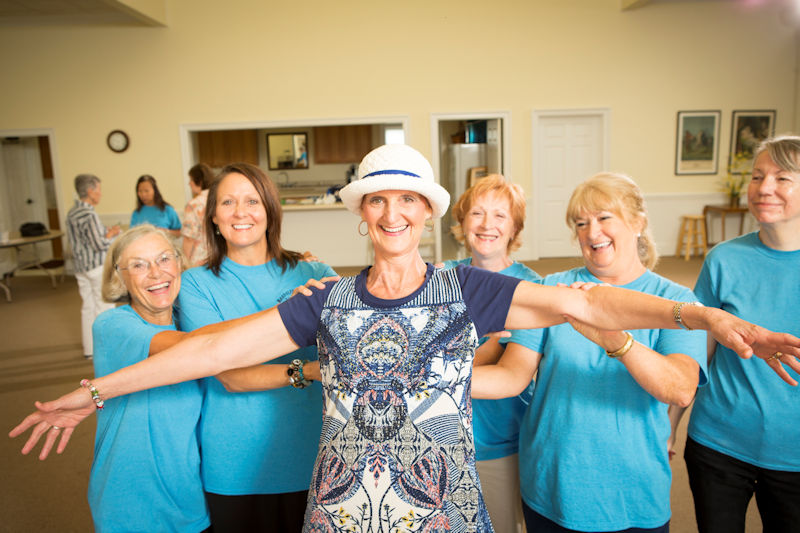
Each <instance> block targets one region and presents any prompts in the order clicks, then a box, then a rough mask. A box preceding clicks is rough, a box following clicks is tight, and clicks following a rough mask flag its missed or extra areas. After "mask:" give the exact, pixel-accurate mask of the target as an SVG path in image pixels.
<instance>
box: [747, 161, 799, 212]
mask: <svg viewBox="0 0 800 533" xmlns="http://www.w3.org/2000/svg"><path fill="white" fill-rule="evenodd" d="M747 204H748V207H749V208H750V212H751V213H752V214H753V216H754V217H755V219H756V220H758V223H759V224H761V225H769V226H774V227H781V226H785V225H786V224H787V223H795V224H797V223H798V222H800V174H798V173H796V172H790V171H788V170H783V169H782V168H780V167H779V166H778V165H777V164H775V162H774V161H773V160H772V158H771V157H770V155H769V152H767V151H766V150H765V151H763V152H761V154H759V156H758V158H756V161H755V164H754V165H753V177H752V179H751V180H750V184H749V185H748V187H747Z"/></svg>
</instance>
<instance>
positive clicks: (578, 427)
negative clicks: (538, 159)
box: [473, 173, 763, 533]
mask: <svg viewBox="0 0 800 533" xmlns="http://www.w3.org/2000/svg"><path fill="white" fill-rule="evenodd" d="M566 221H567V225H568V226H569V227H570V229H571V230H572V231H573V234H574V236H575V237H576V239H577V241H578V244H579V246H580V250H581V253H582V255H583V259H584V263H585V266H583V267H580V268H575V269H573V270H568V271H566V272H560V273H557V274H552V275H548V276H545V278H544V279H543V281H542V283H543V284H544V285H546V286H556V285H559V284H564V285H568V286H570V285H573V284H589V285H590V286H591V285H597V284H609V285H612V286H615V287H622V288H624V289H628V290H629V291H631V292H633V291H636V292H639V293H646V294H652V295H655V296H660V297H663V298H669V299H674V300H679V301H683V302H692V301H694V295H693V294H692V292H691V291H690V290H689V289H687V288H685V287H682V286H680V285H677V284H676V283H673V282H671V281H669V280H667V279H666V278H663V277H661V276H659V275H657V274H655V273H653V272H652V271H651V270H650V269H651V268H653V266H654V265H655V263H656V260H657V258H658V255H657V252H656V249H655V245H654V244H653V241H652V238H651V236H650V231H649V228H648V217H647V211H646V208H645V203H644V197H643V195H642V192H641V190H640V189H639V187H637V185H636V184H635V183H634V182H633V180H631V179H630V178H629V177H627V176H624V175H621V174H613V173H601V174H597V175H595V176H593V177H591V178H589V179H588V180H586V181H585V182H583V183H582V184H580V185H578V187H577V188H576V189H575V191H574V192H573V193H572V196H571V198H570V200H569V203H568V206H567V214H566ZM591 290H596V289H591ZM590 292H591V291H590ZM689 307H692V306H689ZM634 309H635V308H634ZM678 309H679V310H680V309H684V310H685V309H686V306H682V307H681V308H678ZM569 322H570V323H565V324H559V325H554V326H551V327H549V328H546V329H541V330H533V331H526V332H519V331H512V332H511V333H512V336H511V337H510V338H504V339H500V343H501V344H502V343H507V344H506V346H507V348H506V351H505V353H504V354H503V356H502V357H501V359H500V361H499V362H498V364H497V365H488V366H481V367H476V368H475V375H474V379H473V397H477V398H487V397H489V398H497V397H505V396H508V395H509V394H515V393H518V392H519V391H521V390H524V389H525V387H526V386H527V385H528V383H529V382H530V379H531V377H532V376H533V375H534V374H536V373H537V371H538V374H536V375H537V378H536V388H535V390H534V392H533V399H532V400H531V404H530V407H529V408H528V410H527V411H526V413H525V415H524V419H523V422H522V427H521V429H520V442H519V449H520V451H519V456H520V479H521V486H522V499H523V508H524V512H525V522H526V525H527V529H528V531H529V532H530V533H533V532H536V533H565V532H573V531H594V532H600V531H615V532H616V531H630V532H633V531H636V532H652V533H656V532H658V533H662V532H663V533H666V532H667V531H668V530H669V520H670V500H669V496H670V486H671V471H670V467H669V458H668V454H667V446H666V443H667V438H668V437H669V428H670V425H669V420H668V415H667V405H673V404H674V405H682V406H685V405H688V403H689V402H690V401H691V400H692V398H693V397H694V394H695V390H696V389H697V386H698V384H703V383H705V381H706V378H705V354H704V351H705V333H704V332H702V331H700V332H685V331H680V330H675V329H636V330H634V331H632V332H631V333H628V332H625V331H620V330H601V329H598V328H596V327H590V326H588V325H587V324H585V323H582V322H580V321H578V320H576V319H574V318H570V319H569ZM523 333H524V334H525V336H526V338H524V339H523V340H522V342H524V344H525V346H527V347H529V348H531V349H532V352H528V353H526V354H520V353H518V352H516V351H512V350H510V349H509V348H508V347H509V346H511V345H513V344H515V343H517V342H520V339H519V337H520V335H521V334H523ZM531 353H533V357H531V355H530V354H531ZM762 364H763V363H762Z"/></svg>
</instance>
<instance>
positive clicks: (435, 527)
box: [10, 145, 800, 531]
mask: <svg viewBox="0 0 800 533" xmlns="http://www.w3.org/2000/svg"><path fill="white" fill-rule="evenodd" d="M358 172H359V179H358V180H357V181H355V182H352V183H350V184H349V185H348V186H347V187H345V188H344V189H342V191H341V193H340V195H341V197H342V199H343V201H344V203H345V205H346V206H347V207H348V209H350V211H352V212H353V213H357V214H358V215H359V216H360V218H361V220H362V222H361V223H362V224H366V228H367V235H369V238H370V240H371V242H372V245H373V248H374V250H375V263H374V265H373V266H371V267H368V268H365V269H364V270H363V271H362V272H361V273H360V274H358V275H357V276H353V277H346V278H342V279H341V280H339V281H336V282H330V283H326V284H325V288H324V289H314V290H313V291H312V292H313V294H312V296H296V297H294V298H290V299H289V300H287V301H285V302H283V303H281V304H279V305H278V306H276V307H274V308H271V309H268V310H265V311H262V312H260V313H256V314H254V315H250V316H247V317H243V318H240V319H237V320H233V321H229V322H228V323H226V324H223V325H212V326H210V329H208V330H206V331H205V332H203V330H200V331H201V332H203V333H207V334H203V335H199V334H198V335H197V336H195V337H191V338H189V339H187V340H185V341H181V342H180V343H178V344H177V345H175V346H173V347H172V348H170V349H168V350H165V351H164V352H163V353H162V354H159V356H158V357H153V358H150V359H148V360H147V361H143V362H141V363H139V364H138V365H136V366H135V367H130V368H126V369H123V370H122V371H120V372H118V373H117V374H115V375H110V376H104V377H101V378H99V379H98V380H96V381H95V382H94V383H92V384H89V385H88V386H90V387H91V388H90V389H88V390H89V392H92V393H93V394H89V393H87V390H83V389H77V390H75V391H73V392H71V393H69V394H67V395H65V396H62V397H61V398H60V399H58V400H56V401H54V402H51V403H46V404H37V408H38V410H37V412H35V413H32V414H31V415H29V416H28V417H26V419H25V420H24V421H23V422H22V423H21V424H19V425H18V426H17V427H16V428H14V429H13V430H12V432H11V433H10V435H11V436H12V437H13V436H16V435H19V434H21V433H22V432H24V431H25V430H26V429H28V428H31V427H33V431H32V432H31V435H30V437H29V438H28V441H27V442H26V444H25V446H24V447H23V452H24V453H27V452H30V450H31V449H32V448H33V447H34V446H35V445H36V442H37V441H38V440H39V439H40V438H41V437H42V435H44V434H45V433H47V437H46V440H45V443H44V446H43V448H42V451H41V453H40V457H46V456H47V455H48V453H49V452H50V450H51V449H52V447H53V445H54V444H55V441H56V438H57V433H58V432H53V431H50V428H51V427H52V426H53V425H58V426H60V427H65V428H67V429H65V431H64V437H62V440H61V441H60V443H59V446H58V450H63V449H64V447H65V446H66V445H67V442H68V440H69V436H70V432H71V429H72V428H74V427H75V426H76V425H77V424H78V423H79V422H80V420H81V419H83V418H85V417H87V416H89V415H90V414H91V413H92V412H93V411H94V410H95V406H96V405H97V403H98V402H100V401H102V400H104V399H105V398H114V397H117V396H120V395H124V394H128V393H131V392H133V391H136V390H140V389H146V388H151V387H157V386H161V385H165V384H168V383H175V382H180V381H184V380H187V379H196V378H199V377H203V376H208V375H215V374H218V373H219V372H222V371H224V370H227V369H229V368H238V367H243V366H247V365H253V364H256V363H260V362H263V361H266V360H271V359H275V358H276V357H279V356H281V355H283V354H286V353H288V352H291V351H293V350H296V349H297V348H298V347H302V346H311V345H315V344H316V345H317V346H319V354H320V372H321V376H322V378H321V379H322V388H323V401H324V408H323V424H322V433H321V436H320V446H319V453H318V454H317V460H316V464H315V466H314V473H313V476H312V479H311V488H310V490H309V496H308V507H307V509H306V515H305V524H304V530H305V531H320V530H323V531H354V530H355V531H390V530H395V529H411V530H418V531H422V530H427V531H442V530H456V531H467V530H471V531H492V530H493V528H492V524H491V520H490V519H489V515H488V513H487V512H486V507H485V505H484V502H483V498H482V495H481V489H480V481H479V480H478V475H477V472H476V470H475V449H474V444H473V440H472V417H471V409H470V398H469V394H470V387H471V376H472V360H473V357H474V352H475V347H476V346H477V344H478V339H479V338H480V337H482V336H483V335H485V334H486V333H487V332H490V331H499V330H501V329H504V328H510V329H515V328H536V327H546V326H550V325H553V324H557V323H561V322H563V321H564V320H565V318H564V316H565V315H567V316H571V317H574V318H575V319H576V320H579V321H582V322H585V323H587V324H590V325H592V326H594V327H598V328H602V329H619V328H631V329H638V328H645V327H658V328H670V327H671V328H674V329H677V328H679V327H680V324H684V325H686V326H688V327H691V328H696V329H709V330H711V331H712V333H713V334H714V335H715V336H716V337H717V338H718V339H720V340H721V341H723V342H726V343H727V344H730V345H731V346H733V347H734V348H736V350H737V351H738V352H739V353H740V355H742V356H745V357H746V356H750V355H752V353H753V350H754V349H755V351H756V352H757V353H758V355H759V356H762V357H764V356H766V355H767V353H768V352H769V353H774V352H775V351H777V350H780V351H782V352H783V353H785V354H792V355H791V356H786V357H784V358H783V359H782V361H781V362H783V363H785V364H790V365H793V366H795V367H797V368H800V361H798V360H797V359H795V357H794V356H795V355H800V339H797V338H796V337H792V336H790V335H783V334H776V333H772V332H769V331H767V330H764V329H763V328H759V327H758V326H755V325H753V324H750V323H747V322H744V321H742V320H740V319H737V318H735V317H733V316H731V315H729V314H728V313H725V312H724V311H722V310H720V309H709V308H703V307H696V306H685V305H682V304H681V303H678V302H674V301H671V300H666V299H661V298H657V297H654V296H650V295H647V294H642V293H638V292H635V291H627V290H623V289H617V288H611V287H596V288H593V289H591V290H586V291H584V290H575V289H572V288H566V287H544V286H542V285H537V284H533V283H530V282H527V281H521V280H519V279H516V278H511V277H508V276H503V275H501V274H497V273H494V272H489V271H486V270H482V269H478V268H473V267H468V266H463V265H459V266H458V267H456V268H455V269H452V270H436V269H435V268H434V267H433V265H430V264H426V263H425V262H424V261H423V259H422V256H421V255H420V252H419V243H420V239H421V236H422V234H423V232H424V231H425V230H424V228H425V222H426V220H428V219H431V218H434V217H440V216H442V214H443V213H444V211H445V210H446V209H447V207H448V204H449V195H448V193H447V192H446V191H445V190H444V189H443V188H442V187H441V186H439V185H438V184H436V183H435V180H434V177H433V169H432V168H431V166H430V163H428V161H427V160H426V159H425V158H424V156H422V154H420V153H419V152H417V151H416V150H414V149H413V148H411V147H409V146H405V145H387V146H382V147H379V148H376V149H375V150H373V151H372V152H370V153H369V154H367V156H366V157H365V158H364V160H363V161H362V162H361V165H359V170H358ZM753 346H755V348H753ZM769 364H770V365H772V367H773V369H774V370H775V371H776V372H782V373H783V374H784V375H785V374H786V371H785V369H784V368H783V367H782V366H781V363H780V362H777V361H774V360H772V361H771V362H770V363H769ZM93 391H96V392H93ZM230 438H231V439H236V438H237V436H236V435H231V436H230ZM291 467H292V465H291V464H289V465H287V468H291Z"/></svg>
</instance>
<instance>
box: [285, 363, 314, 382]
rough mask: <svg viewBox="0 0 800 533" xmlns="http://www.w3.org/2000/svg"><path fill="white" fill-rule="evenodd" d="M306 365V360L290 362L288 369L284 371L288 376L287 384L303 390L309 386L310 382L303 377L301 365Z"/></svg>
mask: <svg viewBox="0 0 800 533" xmlns="http://www.w3.org/2000/svg"><path fill="white" fill-rule="evenodd" d="M306 363H308V361H306V360H304V361H301V360H300V359H293V360H292V362H291V363H289V368H287V369H286V373H287V374H288V375H289V383H291V384H292V387H294V388H296V389H305V388H306V387H308V386H309V385H311V381H310V380H307V379H306V378H305V376H303V365H305V364H306Z"/></svg>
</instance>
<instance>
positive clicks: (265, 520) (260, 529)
mask: <svg viewBox="0 0 800 533" xmlns="http://www.w3.org/2000/svg"><path fill="white" fill-rule="evenodd" d="M307 497H308V491H307V490H304V491H300V492H286V493H282V494H248V495H244V496H224V495H222V494H213V493H210V492H206V501H207V502H208V510H209V512H210V514H211V527H212V528H213V530H214V533H273V532H274V533H295V532H297V533H299V532H301V531H302V530H303V516H304V515H305V512H306V498H307Z"/></svg>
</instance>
